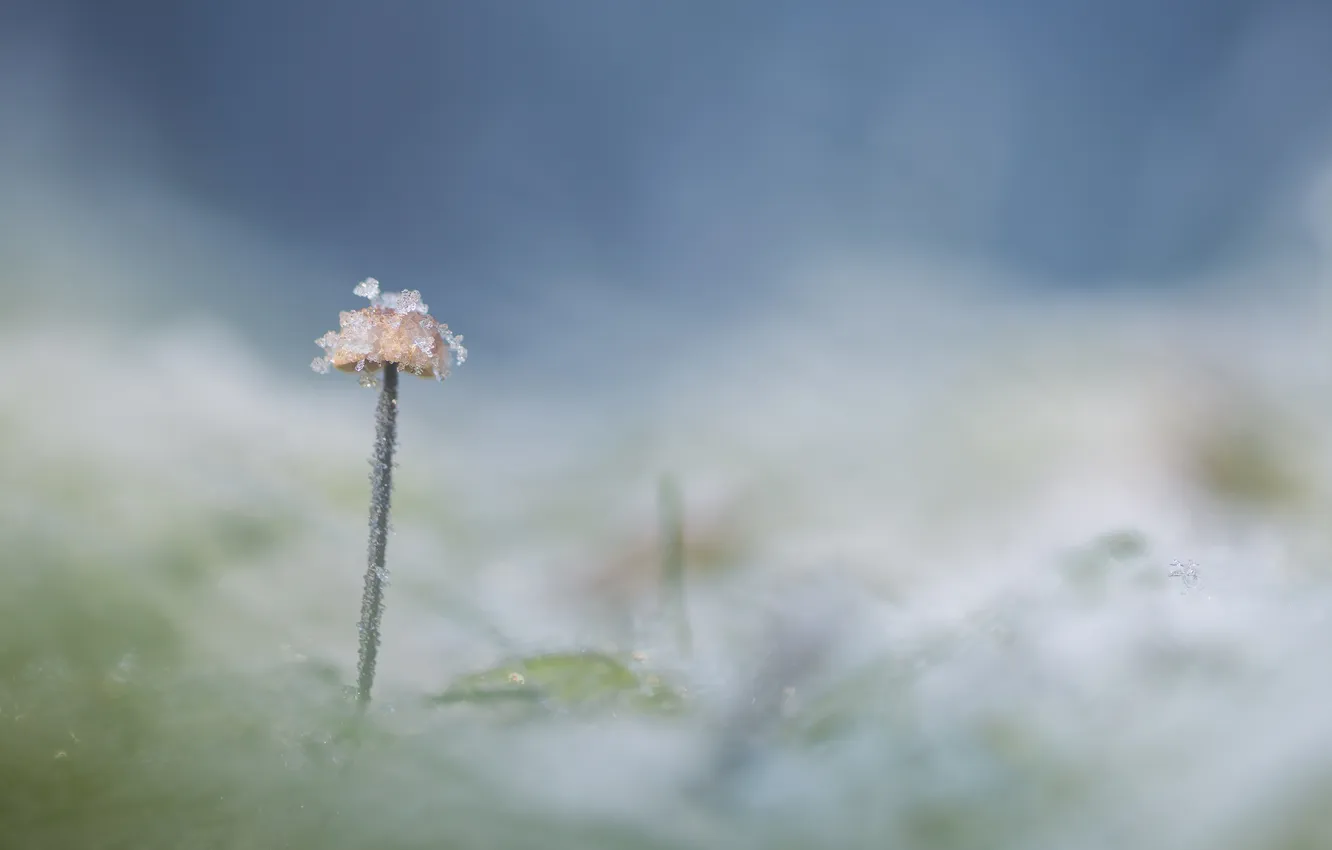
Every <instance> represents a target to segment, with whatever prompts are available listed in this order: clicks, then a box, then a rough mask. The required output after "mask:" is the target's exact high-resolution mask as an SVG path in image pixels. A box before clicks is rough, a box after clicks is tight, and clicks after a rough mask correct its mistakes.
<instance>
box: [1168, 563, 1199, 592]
mask: <svg viewBox="0 0 1332 850" xmlns="http://www.w3.org/2000/svg"><path fill="white" fill-rule="evenodd" d="M1170 566H1171V567H1172V569H1171V570H1170V572H1169V573H1167V574H1166V578H1177V579H1179V582H1180V584H1182V585H1184V589H1185V590H1186V591H1188V590H1192V589H1193V588H1195V587H1197V586H1198V582H1199V581H1201V580H1202V579H1201V577H1200V576H1199V575H1198V565H1197V564H1195V563H1194V562H1193V561H1189V562H1187V563H1183V562H1180V561H1175V562H1174V563H1172V564H1171V565H1170Z"/></svg>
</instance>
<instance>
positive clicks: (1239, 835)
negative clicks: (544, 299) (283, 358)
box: [0, 267, 1332, 850]
mask: <svg viewBox="0 0 1332 850" xmlns="http://www.w3.org/2000/svg"><path fill="white" fill-rule="evenodd" d="M1264 273H1265V274H1267V273H1270V274H1271V275H1272V277H1271V278H1270V280H1272V281H1273V285H1272V286H1271V287H1269V289H1268V290H1267V292H1265V293H1264V294H1263V297H1261V298H1258V297H1256V296H1254V295H1253V294H1252V293H1253V291H1254V289H1253V287H1248V288H1247V289H1246V288H1244V287H1242V286H1234V287H1231V288H1230V289H1229V290H1227V289H1226V288H1225V287H1221V288H1214V289H1212V290H1211V291H1212V292H1214V293H1216V292H1225V291H1233V292H1245V291H1247V292H1248V293H1249V296H1248V297H1247V298H1245V297H1241V296H1239V295H1233V296H1229V295H1224V294H1222V295H1213V296H1212V297H1210V298H1201V297H1198V296H1188V297H1183V298H1180V299H1179V300H1178V301H1177V302H1175V303H1167V302H1165V301H1163V300H1162V299H1160V298H1157V297H1148V296H1121V297H1119V298H1118V299H1115V300H1113V301H1111V300H1108V299H1103V298H1102V299H1096V298H1092V297H1090V296H1089V297H1087V298H1084V299H1081V300H1074V299H1069V300H1067V301H1064V302H1053V301H1051V300H1050V299H1043V300H1039V301H1036V300H1029V301H1024V300H1022V299H1020V298H1017V297H1014V296H1007V295H1005V296H1002V297H998V296H996V297H992V298H990V299H988V300H987V299H984V298H981V297H979V296H977V295H975V294H974V293H971V294H968V292H967V291H966V289H965V287H962V286H960V285H955V283H952V282H955V281H959V280H965V279H966V272H965V270H951V271H950V270H944V269H939V268H925V267H922V268H920V269H915V270H902V269H896V270H894V271H892V272H885V271H882V270H874V269H859V270H855V271H846V270H842V271H840V272H838V273H823V277H822V283H821V284H820V286H819V287H811V286H795V287H793V288H792V291H794V292H798V293H799V292H804V293H810V294H808V295H805V296H802V297H796V296H793V297H792V298H789V299H786V300H784V301H782V302H781V303H780V304H774V305H769V306H768V307H767V308H765V309H756V310H755V312H754V315H753V318H752V321H750V322H749V323H748V326H746V327H742V328H726V329H722V330H716V331H707V330H705V329H700V330H699V332H698V333H696V334H689V335H684V334H682V335H681V336H680V337H679V339H678V340H677V347H676V348H675V349H673V350H670V351H668V352H663V356H662V358H661V359H660V361H658V362H654V363H650V364H647V363H645V364H644V366H643V372H644V375H645V376H648V378H649V380H645V381H644V382H642V385H640V386H638V387H637V388H636V389H635V390H633V391H632V392H630V391H622V390H614V391H611V390H608V391H605V392H601V393H598V392H596V391H594V390H591V389H589V390H587V391H586V392H584V393H582V394H560V393H552V392H545V393H543V392H541V391H540V386H541V382H540V381H534V380H531V379H530V376H522V375H516V376H515V375H503V374H501V373H498V372H497V373H495V374H496V377H495V378H494V379H493V384H494V385H491V386H480V385H478V384H479V379H478V378H477V377H476V375H478V374H479V375H483V376H484V375H485V374H486V373H485V372H484V371H483V370H477V371H476V372H475V373H469V370H472V369H473V368H474V366H475V363H476V362H478V361H481V360H482V359H484V358H486V357H487V356H488V352H487V344H486V341H485V340H484V339H480V338H477V337H475V336H474V335H472V334H469V335H468V343H469V347H470V348H471V349H472V354H473V357H472V360H471V361H470V362H469V363H468V364H467V365H465V366H463V367H461V368H460V369H459V370H458V371H457V373H456V374H455V375H454V376H453V377H452V378H450V379H449V381H448V382H446V383H445V384H444V385H443V386H440V385H438V384H436V383H435V382H433V381H424V380H414V379H413V380H407V381H405V382H404V385H403V400H402V421H401V425H400V428H401V431H400V461H401V466H400V467H399V469H398V471H397V475H398V478H397V489H396V493H395V510H394V525H395V534H394V536H393V537H392V539H391V541H390V546H389V564H390V568H391V571H392V578H393V583H392V586H391V587H390V588H389V590H388V597H387V599H388V609H387V614H386V619H385V634H384V645H383V649H382V655H381V658H382V661H381V666H380V670H379V679H378V681H377V686H376V687H377V698H376V701H375V703H374V709H373V711H372V713H371V716H370V718H369V723H368V728H363V729H361V730H360V731H359V732H349V728H351V727H349V725H348V719H349V718H350V716H351V714H352V712H351V709H350V707H349V705H348V703H347V702H346V698H345V688H346V686H347V685H348V684H350V683H351V682H352V681H354V679H355V670H354V664H355V657H356V633H355V628H354V626H355V621H356V616H357V611H358V607H359V593H360V582H361V573H362V569H363V557H364V555H363V552H364V545H365V543H364V541H365V522H366V520H365V512H366V497H367V493H366V490H367V482H366V471H367V470H366V458H367V456H368V453H369V449H370V440H371V435H372V409H373V405H374V393H373V392H372V391H370V390H366V389H363V388H361V387H358V386H357V383H356V380H355V379H354V378H352V377H349V376H346V375H338V374H333V375H328V376H317V375H313V374H311V373H310V371H309V369H308V367H307V365H306V364H307V363H308V360H309V356H312V355H314V354H316V353H317V349H315V348H314V347H313V345H311V346H310V349H309V351H308V353H307V355H306V356H305V357H304V358H301V359H293V360H292V361H291V362H290V363H289V364H287V363H285V362H280V363H279V362H275V360H274V359H273V358H272V357H269V356H267V355H266V354H264V353H263V352H261V351H259V350H257V349H252V348H251V346H250V345H249V344H248V343H247V342H245V340H246V336H245V334H244V332H243V329H238V328H236V327H232V326H228V325H225V324H218V323H197V322H196V323H190V322H174V323H170V324H167V323H160V322H159V323H153V322H149V321H146V320H145V321H137V320H136V319H135V316H134V312H133V310H128V309H127V310H124V311H123V312H122V313H121V314H119V315H111V316H106V315H104V316H101V317H96V316H88V315H82V316H75V315H72V311H67V310H66V311H51V310H46V311H43V310H40V309H35V310H34V311H32V312H30V313H28V314H26V317H25V319H24V320H23V321H18V320H10V321H9V322H7V327H6V328H5V333H4V337H3V345H4V348H5V351H4V356H5V359H6V361H7V363H8V364H9V368H8V369H7V371H6V378H5V380H4V381H3V382H0V432H3V435H4V439H3V440H2V441H0V451H2V452H3V460H2V461H0V468H2V469H3V470H4V481H5V487H4V490H3V493H2V494H0V506H2V508H0V523H2V524H0V534H2V535H3V542H4V562H3V563H4V579H5V591H4V593H3V594H2V595H0V822H3V826H4V829H5V832H6V834H7V835H8V836H10V838H8V839H7V842H9V844H10V846H14V847H23V848H34V850H35V849H36V848H75V847H112V846H135V847H145V848H147V847H185V846H189V847H228V848H231V847H278V846H289V847H320V848H329V847H385V848H396V847H450V846H478V847H479V846H490V847H495V846H542V847H547V846H549V847H585V846H606V847H676V846H681V847H683V846H728V847H774V846H775V847H812V846H830V847H837V846H845V847H885V846H897V847H931V848H933V847H939V848H952V847H987V848H994V847H1014V848H1034V847H1059V848H1099V847H1105V848H1110V847H1124V846H1133V845H1134V844H1136V845H1138V846H1146V847H1159V848H1209V849H1210V850H1215V849H1216V848H1249V847H1291V848H1294V847H1315V846H1328V844H1329V842H1332V817H1330V816H1329V815H1328V810H1327V807H1326V805H1325V800H1326V799H1327V795H1328V794H1329V793H1332V712H1329V711H1328V710H1327V705H1328V700H1329V698H1330V697H1332V685H1329V682H1330V681H1332V680H1330V679H1329V678H1328V676H1327V658H1328V654H1327V649H1326V647H1328V646H1332V618H1330V617H1329V611H1332V587H1329V569H1328V568H1329V566H1330V564H1332V562H1329V559H1328V553H1329V551H1332V546H1330V545H1329V544H1332V523H1330V522H1329V520H1328V517H1329V516H1330V515H1332V498H1329V492H1330V489H1332V470H1330V469H1329V464H1330V462H1332V453H1330V451H1329V449H1332V440H1330V439H1329V438H1330V437H1332V431H1330V430H1329V427H1330V426H1329V424H1328V423H1329V421H1332V420H1329V418H1328V415H1327V414H1328V412H1329V411H1328V409H1327V408H1328V401H1329V399H1330V398H1332V396H1330V395H1329V394H1328V390H1329V385H1328V380H1327V375H1328V371H1327V366H1328V363H1327V356H1326V352H1327V348H1326V342H1325V340H1326V337H1325V336H1323V335H1320V327H1321V326H1322V323H1323V321H1324V319H1323V316H1324V314H1323V313H1322V312H1321V307H1320V305H1321V303H1322V302H1321V298H1322V296H1321V293H1322V292H1323V291H1324V289H1323V287H1322V286H1321V283H1318V278H1317V275H1316V272H1314V271H1310V270H1309V269H1296V270H1295V271H1291V269H1290V268H1286V269H1284V270H1281V271H1271V272H1266V271H1265V272H1264ZM1283 274H1284V275H1286V277H1285V278H1282V277H1281V275H1283ZM885 275H886V276H889V277H891V278H892V279H893V280H894V281H896V282H899V283H902V285H900V286H888V287H878V288H877V291H878V293H879V294H877V295H871V294H870V293H871V292H872V291H875V288H874V287H870V286H867V285H866V283H867V282H868V283H873V282H874V281H876V280H881V279H882V278H881V277H877V276H885ZM927 277H928V279H929V280H930V281H932V282H933V284H934V285H932V286H931V287H928V288H927V287H922V286H920V285H918V284H917V283H916V281H918V280H920V279H926V278H927ZM355 280H356V278H355V276H352V275H349V276H348V279H347V280H344V281H330V283H329V285H330V287H338V288H340V289H345V290H346V293H347V298H346V300H347V303H348V304H353V302H355V301H356V300H358V299H355V298H354V297H353V296H352V295H351V293H350V289H351V285H352V284H353V283H354V282H355ZM1282 280H1285V281H1286V282H1287V283H1290V285H1287V286H1282V285H1278V284H1279V283H1280V281H1282ZM1292 281H1293V282H1292ZM1310 281H1314V282H1315V283H1318V285H1312V286H1311V285H1308V284H1309V282H1310ZM1223 283H1224V282H1223ZM1239 283H1240V284H1242V283H1243V281H1242V280H1241V281H1239ZM420 285H421V287H422V289H424V290H425V292H424V294H425V296H426V297H427V298H428V299H429V300H431V301H432V302H437V303H435V304H434V306H435V308H436V312H437V314H438V315H439V316H440V317H441V318H442V319H444V320H446V321H447V320H449V319H450V317H449V313H448V308H447V305H446V304H445V303H444V299H443V298H441V297H440V296H438V295H432V294H431V293H430V291H429V287H428V286H427V285H425V284H420ZM884 292H910V293H914V294H913V295H912V296H911V297H907V296H903V295H898V296H891V295H885V294H883V293H884ZM922 292H929V293H930V294H929V295H928V296H926V295H922V294H920V293H922ZM94 319H101V320H98V321H94ZM335 320H336V317H335V316H333V315H322V314H317V313H312V314H310V315H289V316H288V317H287V319H286V321H288V323H289V324H290V332H291V334H292V335H293V336H295V337H297V338H299V339H300V340H302V341H305V340H311V341H312V340H314V339H315V338H316V337H318V336H319V335H320V334H322V333H323V332H324V331H325V330H327V328H328V327H331V326H333V324H332V323H333V322H334V321H335ZM457 329H458V330H460V331H464V332H466V331H467V330H468V329H467V328H465V327H458V328H457ZM548 344H549V346H550V362H551V363H552V364H558V368H560V369H562V370H567V369H575V368H577V365H576V364H577V363H578V362H579V357H582V356H586V354H587V352H585V351H575V350H574V349H575V348H576V347H577V344H578V341H577V340H575V339H571V338H567V337H561V336H560V335H558V334H552V335H551V338H550V340H549V343H548ZM663 473H667V474H669V475H671V476H673V477H674V479H675V480H676V481H677V482H679V484H680V487H681V488H682V492H683V494H684V504H685V514H686V516H685V529H686V540H687V546H686V561H687V568H688V581H687V598H688V615H689V621H690V627H691V629H692V642H693V652H692V655H689V656H686V655H685V654H683V653H682V652H681V651H680V650H679V647H678V646H677V645H676V643H675V641H674V634H675V633H674V630H673V627H672V626H671V624H669V623H666V622H664V620H663V616H662V615H661V610H660V609H661V605H660V601H661V600H660V587H659V584H660V582H659V563H658V561H659V559H658V545H657V540H656V536H657V530H656V522H657V520H656V517H655V510H656V506H655V504H654V497H655V493H656V488H657V483H658V478H659V476H660V475H661V474H663ZM1172 573H1174V575H1172ZM581 650H593V651H596V652H600V653H604V654H605V655H604V656H590V657H588V658H587V659H586V660H585V662H578V661H569V660H567V658H566V659H565V660H563V661H559V663H560V664H568V665H571V666H570V668H569V669H572V670H573V672H569V669H565V668H560V669H559V670H556V672H555V673H554V674H550V675H553V676H554V679H553V680H552V681H551V682H546V681H544V680H543V681H532V682H527V681H526V679H528V678H533V679H540V676H538V675H536V673H539V672H540V670H539V667H540V664H539V663H537V662H533V666H532V667H530V668H529V667H525V666H523V662H522V661H521V659H523V658H528V659H531V658H536V657H540V656H543V655H547V654H550V653H576V652H578V651H581ZM631 653H632V654H631ZM580 663H582V664H583V665H584V666H582V667H580V666H578V664H580ZM561 670H562V671H563V672H561ZM485 671H489V672H488V674H486V675H481V676H475V675H473V674H476V673H478V672H485ZM519 671H527V672H526V675H524V674H523V673H521V672H519ZM534 671H536V672H535V673H534ZM513 673H518V674H519V675H518V677H514V676H512V675H510V674H513ZM570 676H572V677H573V678H574V679H575V680H576V681H574V682H573V683H572V684H569V683H568V682H566V681H564V680H562V679H561V677H565V678H566V679H567V678H568V677H570ZM519 678H521V679H523V680H524V684H522V685H518V684H517V680H518V679H519ZM509 686H513V687H514V688H517V689H519V690H521V691H522V695H521V698H520V697H515V696H514V695H513V694H506V693H505V688H506V687H509ZM539 686H548V687H544V689H542V687H539ZM451 687H452V690H450V688H451ZM441 694H451V695H452V696H450V697H449V698H447V699H444V700H441V699H439V697H440V695H441Z"/></svg>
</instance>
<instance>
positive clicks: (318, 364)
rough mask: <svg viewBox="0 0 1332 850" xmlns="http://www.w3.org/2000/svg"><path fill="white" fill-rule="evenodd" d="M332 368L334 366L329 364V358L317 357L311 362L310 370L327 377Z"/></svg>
mask: <svg viewBox="0 0 1332 850" xmlns="http://www.w3.org/2000/svg"><path fill="white" fill-rule="evenodd" d="M330 366H332V364H331V363H329V362H328V358H327V357H316V358H315V359H313V360H311V361H310V368H311V369H313V370H315V371H316V372H318V373H319V374H321V375H327V374H328V370H329V367H330Z"/></svg>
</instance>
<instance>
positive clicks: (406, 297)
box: [397, 289, 429, 313]
mask: <svg viewBox="0 0 1332 850" xmlns="http://www.w3.org/2000/svg"><path fill="white" fill-rule="evenodd" d="M397 310H398V312H399V313H428V312H429V308H428V307H427V306H426V304H425V302H424V301H422V300H421V293H420V292H417V291H416V290H415V289H408V290H405V291H403V292H400V293H398V307H397Z"/></svg>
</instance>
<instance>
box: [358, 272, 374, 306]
mask: <svg viewBox="0 0 1332 850" xmlns="http://www.w3.org/2000/svg"><path fill="white" fill-rule="evenodd" d="M352 294H353V295H359V296H361V297H362V298H369V299H370V301H371V302H372V303H373V302H374V300H375V299H376V298H377V297H379V281H377V280H375V279H374V278H373V277H367V278H366V279H365V280H363V281H361V282H360V283H358V284H356V288H355V289H353V290H352Z"/></svg>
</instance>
